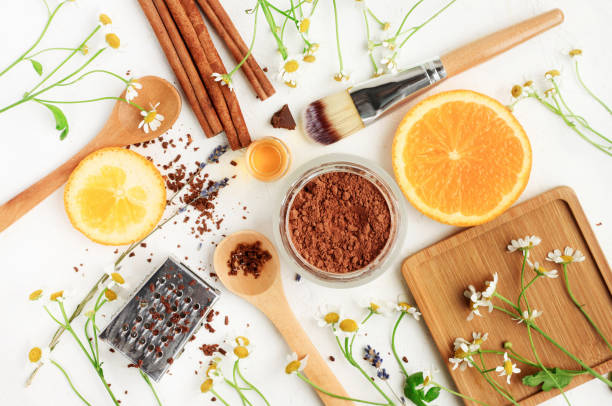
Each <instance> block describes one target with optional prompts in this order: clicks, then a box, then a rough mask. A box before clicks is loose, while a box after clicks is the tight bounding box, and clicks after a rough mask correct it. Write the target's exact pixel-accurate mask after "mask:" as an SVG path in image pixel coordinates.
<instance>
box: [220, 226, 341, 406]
mask: <svg viewBox="0 0 612 406" xmlns="http://www.w3.org/2000/svg"><path fill="white" fill-rule="evenodd" d="M257 241H261V246H262V248H263V249H265V250H267V251H268V252H269V253H270V254H271V255H272V259H271V260H269V261H268V262H266V263H265V264H264V267H263V269H262V272H261V275H260V276H259V277H258V278H257V279H255V278H254V277H253V276H252V275H246V276H245V275H244V274H243V273H242V272H239V273H238V275H229V267H228V265H227V260H228V259H229V257H230V254H231V252H232V251H233V250H234V249H235V248H236V246H237V245H238V244H240V243H246V244H253V243H255V242H257ZM213 262H214V267H215V272H216V274H217V276H218V278H219V279H220V280H221V282H223V284H224V285H225V287H226V288H227V289H228V290H229V291H230V292H232V293H234V294H236V295H238V296H240V297H242V298H243V299H245V300H246V301H248V302H250V303H251V304H252V305H253V306H255V307H257V308H258V309H259V310H261V311H262V312H263V313H264V314H265V315H266V316H267V317H268V319H270V321H271V322H272V324H274V325H275V326H276V328H277V329H278V331H279V332H280V333H281V335H282V336H283V337H284V338H285V341H286V342H287V344H289V347H290V348H291V349H292V350H293V351H295V352H296V353H297V354H298V357H300V358H302V357H304V356H305V355H308V362H307V364H306V369H305V370H304V373H305V375H306V376H307V377H308V379H310V380H311V381H312V382H314V383H315V384H316V385H318V386H320V387H321V388H323V389H325V390H327V391H329V392H331V393H333V394H335V395H340V396H344V397H348V395H347V393H346V392H345V390H344V388H343V387H342V385H341V384H340V382H339V381H338V379H337V378H336V376H335V375H334V374H333V372H332V371H331V369H329V367H328V366H327V364H326V363H325V360H324V359H323V358H322V357H321V355H320V354H319V352H318V351H317V349H316V348H315V346H314V345H313V344H312V342H311V341H310V339H309V338H308V335H306V332H305V331H304V330H303V329H302V326H300V323H299V322H298V321H297V320H296V318H295V316H294V315H293V312H292V311H291V308H290V307H289V303H288V302H287V299H286V298H285V292H284V291H283V283H282V281H281V274H280V262H279V259H278V253H277V252H276V249H275V248H274V245H273V244H272V243H271V242H270V241H269V240H268V239H267V238H266V237H265V236H264V235H262V234H261V233H258V232H257V231H250V230H247V231H239V232H237V233H234V234H232V235H230V236H228V237H226V238H225V239H224V240H223V241H221V243H220V244H219V245H218V246H217V249H216V250H215V255H214V261H213ZM317 394H318V395H319V397H320V398H321V401H322V402H323V404H325V405H326V406H340V405H342V406H346V405H351V404H353V403H352V402H349V401H346V400H342V399H336V398H333V397H331V396H328V395H325V394H323V393H321V392H319V391H317Z"/></svg>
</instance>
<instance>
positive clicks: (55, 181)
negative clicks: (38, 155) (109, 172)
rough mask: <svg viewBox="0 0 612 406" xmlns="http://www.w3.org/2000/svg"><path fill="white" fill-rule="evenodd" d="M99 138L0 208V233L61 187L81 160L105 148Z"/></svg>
mask: <svg viewBox="0 0 612 406" xmlns="http://www.w3.org/2000/svg"><path fill="white" fill-rule="evenodd" d="M101 138H102V137H99V136H98V137H96V138H94V139H93V140H92V141H91V142H90V143H89V144H87V145H86V146H85V147H84V148H83V149H82V150H80V151H79V152H77V153H76V154H75V155H74V156H73V157H72V158H70V159H69V160H67V161H66V162H65V163H64V164H63V165H61V166H60V167H58V168H57V169H55V170H54V171H53V172H51V173H50V174H48V175H47V176H45V177H44V178H42V179H41V180H39V181H38V182H36V183H35V184H33V185H32V186H30V187H29V188H27V189H26V190H24V191H23V192H21V193H19V194H18V195H17V196H15V197H13V198H12V199H11V200H9V201H8V202H6V203H4V204H3V205H2V206H0V232H2V231H4V230H5V229H6V228H8V227H9V226H10V225H11V224H13V223H14V222H15V221H17V220H19V219H20V218H21V216H23V215H24V214H26V213H27V212H28V211H30V210H31V209H32V208H34V207H35V206H36V205H37V204H38V203H40V202H42V201H43V200H44V199H46V198H47V197H48V196H49V195H50V194H51V193H53V192H54V191H56V190H57V189H58V188H59V187H60V186H62V185H63V184H64V183H65V182H66V181H67V180H68V177H69V176H70V174H71V173H72V171H73V170H74V168H76V166H77V165H78V164H79V162H81V160H82V159H83V158H85V157H86V156H87V155H89V154H90V153H91V152H93V151H95V150H97V149H99V148H102V147H104V146H107V145H100V140H101Z"/></svg>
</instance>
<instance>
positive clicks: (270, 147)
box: [246, 137, 291, 182]
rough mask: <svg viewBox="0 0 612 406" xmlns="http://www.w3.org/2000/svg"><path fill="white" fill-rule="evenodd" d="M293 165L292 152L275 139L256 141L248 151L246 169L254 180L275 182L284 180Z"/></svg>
mask: <svg viewBox="0 0 612 406" xmlns="http://www.w3.org/2000/svg"><path fill="white" fill-rule="evenodd" d="M290 165H291V152H290V151H289V148H287V146H286V145H285V143H284V142H282V141H281V140H279V139H278V138H275V137H264V138H260V139H258V140H257V141H254V142H253V143H252V144H251V145H249V147H248V148H247V150H246V167H247V170H248V171H249V173H250V174H251V175H253V177H254V178H256V179H259V180H261V181H263V182H273V181H275V180H278V179H280V178H282V177H283V176H284V175H285V174H286V173H287V172H288V171H289V166H290Z"/></svg>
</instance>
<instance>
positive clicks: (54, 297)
mask: <svg viewBox="0 0 612 406" xmlns="http://www.w3.org/2000/svg"><path fill="white" fill-rule="evenodd" d="M60 297H64V291H63V290H60V291H59V292H55V293H51V296H50V297H49V299H51V300H54V301H57V299H59V298H60Z"/></svg>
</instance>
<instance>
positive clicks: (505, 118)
mask: <svg viewBox="0 0 612 406" xmlns="http://www.w3.org/2000/svg"><path fill="white" fill-rule="evenodd" d="M392 156H393V171H394V172H395V178H396V180H397V182H398V184H399V186H400V188H401V189H402V191H403V192H404V194H405V195H406V198H407V199H408V200H409V201H410V202H411V203H412V204H413V205H414V206H415V207H416V208H417V209H418V210H419V211H421V212H422V213H424V214H425V215H427V216H429V217H431V218H433V219H434V220H437V221H440V222H442V223H446V224H452V225H457V226H471V225H476V224H481V223H484V222H487V221H489V220H492V219H493V218H495V217H496V216H498V215H500V214H501V213H502V212H504V211H505V210H506V209H507V208H508V207H510V206H511V205H512V203H514V202H515V201H516V199H517V198H518V197H519V195H520V194H521V193H522V191H523V190H524V189H525V186H526V185H527V181H528V179H529V173H530V171H531V146H530V144H529V139H528V138H527V135H526V134H525V131H524V130H523V127H522V126H521V125H520V123H519V122H518V121H517V120H516V118H515V117H514V116H513V115H512V113H511V112H510V111H509V110H508V109H507V108H506V107H505V106H503V105H502V104H501V103H499V102H498V101H496V100H494V99H492V98H490V97H488V96H485V95H483V94H480V93H476V92H473V91H470V90H455V91H450V92H443V93H439V94H436V95H434V96H431V97H428V98H426V99H425V100H423V101H421V102H420V103H418V104H417V105H416V106H414V107H413V108H412V109H411V110H410V111H409V112H408V114H406V116H405V117H404V119H403V120H402V122H401V123H400V125H399V127H398V128H397V131H396V133H395V138H394V140H393V152H392Z"/></svg>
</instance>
